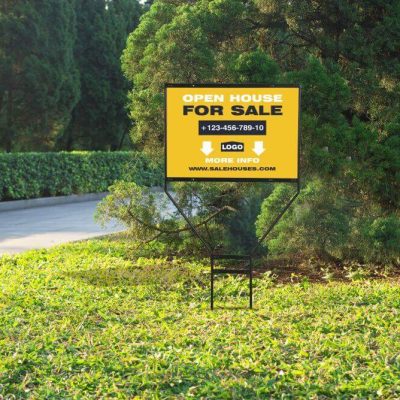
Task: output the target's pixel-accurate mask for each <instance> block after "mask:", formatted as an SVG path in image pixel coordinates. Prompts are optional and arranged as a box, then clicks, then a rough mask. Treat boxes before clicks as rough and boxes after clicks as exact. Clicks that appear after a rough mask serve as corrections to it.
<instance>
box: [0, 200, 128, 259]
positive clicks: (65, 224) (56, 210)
mask: <svg viewBox="0 0 400 400" xmlns="http://www.w3.org/2000/svg"><path fill="white" fill-rule="evenodd" d="M97 203H98V200H96V201H85V202H80V203H72V204H60V205H52V206H46V207H37V208H29V209H25V210H14V211H2V212H0V255H1V254H7V253H8V254H13V253H20V252H22V251H25V250H29V249H37V248H42V247H50V246H54V245H57V244H60V243H66V242H71V241H74V240H81V239H88V238H92V237H95V236H101V235H105V234H108V233H114V232H119V231H122V230H123V228H122V227H121V226H118V225H117V224H115V223H114V224H110V225H109V226H107V227H106V229H102V228H101V227H100V226H99V225H98V224H96V223H95V221H94V219H93V215H94V212H95V209H96V205H97Z"/></svg>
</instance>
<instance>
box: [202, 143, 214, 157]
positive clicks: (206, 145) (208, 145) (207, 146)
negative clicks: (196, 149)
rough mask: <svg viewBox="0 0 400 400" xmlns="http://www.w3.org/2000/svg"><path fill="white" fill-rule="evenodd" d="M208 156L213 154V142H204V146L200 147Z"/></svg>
mask: <svg viewBox="0 0 400 400" xmlns="http://www.w3.org/2000/svg"><path fill="white" fill-rule="evenodd" d="M200 150H201V151H202V152H203V153H204V154H205V155H206V156H208V155H209V154H211V153H212V152H213V151H214V149H213V148H212V143H211V142H203V147H202V148H201V149H200Z"/></svg>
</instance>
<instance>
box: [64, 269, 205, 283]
mask: <svg viewBox="0 0 400 400" xmlns="http://www.w3.org/2000/svg"><path fill="white" fill-rule="evenodd" d="M64 275H65V276H67V277H69V278H72V279H78V280H81V281H84V282H85V283H87V284H89V285H93V286H103V287H113V286H121V287H123V286H126V287H128V286H139V285H144V286H157V287H160V288H163V289H168V288H170V287H173V286H175V285H176V284H182V283H183V284H191V283H194V282H196V283H197V284H199V283H200V284H202V282H201V280H202V275H203V274H199V272H198V271H195V270H193V269H191V268H188V267H185V266H183V265H179V266H175V265H173V266H169V265H164V264H161V265H152V266H143V267H142V266H140V267H138V266H135V265H132V266H131V267H114V268H113V267H110V268H93V269H87V270H81V271H73V272H66V273H65V274H64Z"/></svg>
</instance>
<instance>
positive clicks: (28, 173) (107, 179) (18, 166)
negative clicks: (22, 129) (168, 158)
mask: <svg viewBox="0 0 400 400" xmlns="http://www.w3.org/2000/svg"><path fill="white" fill-rule="evenodd" d="M0 171H2V173H1V174H0V200H17V199H31V198H35V197H44V196H57V195H69V194H73V193H75V194H79V193H98V192H105V191H107V189H108V187H109V186H110V185H111V184H112V183H113V182H114V181H116V180H118V179H125V180H132V181H135V182H137V183H138V184H141V185H149V186H152V185H158V184H160V181H161V171H160V170H159V169H157V168H155V167H154V166H150V163H149V162H148V160H147V159H146V158H145V157H144V156H142V155H141V154H139V153H132V152H122V151H116V152H100V151H98V152H83V151H80V152H58V153H52V152H47V153H3V154H1V153H0Z"/></svg>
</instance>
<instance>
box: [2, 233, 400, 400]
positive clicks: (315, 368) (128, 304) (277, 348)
mask: <svg viewBox="0 0 400 400" xmlns="http://www.w3.org/2000/svg"><path fill="white" fill-rule="evenodd" d="M131 257H132V252H131V251H128V250H127V249H126V245H125V244H123V243H118V242H115V241H114V242H111V241H108V240H97V241H89V242H84V243H79V244H71V245H67V246H62V247H58V248H55V249H51V250H48V251H33V252H29V253H25V254H23V255H21V256H17V257H13V258H11V257H3V258H2V259H0V285H1V294H0V398H7V395H14V397H12V396H11V397H10V398H32V399H46V398H62V399H64V398H76V399H82V398H113V397H115V398H122V399H124V398H135V397H136V398H150V399H158V398H160V399H163V398H217V399H241V398H260V399H267V398H279V399H286V398H293V399H294V398H296V399H298V398H307V399H309V398H319V399H323V398H379V397H381V398H384V399H390V398H399V397H400V378H399V377H400V286H399V284H398V282H396V281H395V280H394V279H391V280H386V281H384V280H370V281H369V280H363V281H357V282H332V283H329V284H312V283H309V282H308V281H307V280H305V281H303V282H302V283H297V284H278V283H274V282H272V281H271V279H270V278H268V277H267V276H266V277H264V278H260V279H256V282H255V285H256V287H255V307H256V308H255V310H253V311H249V310H247V309H246V308H245V306H246V305H247V286H246V281H240V280H238V279H237V278H232V277H229V278H226V279H225V280H224V281H221V280H220V281H219V282H218V284H217V291H216V296H217V299H218V301H217V304H216V306H217V307H218V308H217V309H216V310H215V311H214V312H211V311H210V310H209V309H208V306H209V297H208V296H209V276H208V274H207V272H208V268H207V267H205V266H204V265H201V264H196V263H190V262H181V263H179V262H175V263H167V262H166V261H163V260H151V259H144V258H142V259H139V260H137V261H136V262H132V261H130V259H131ZM229 306H230V308H229ZM233 306H243V308H239V309H237V308H234V307H233ZM222 307H225V308H222Z"/></svg>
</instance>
